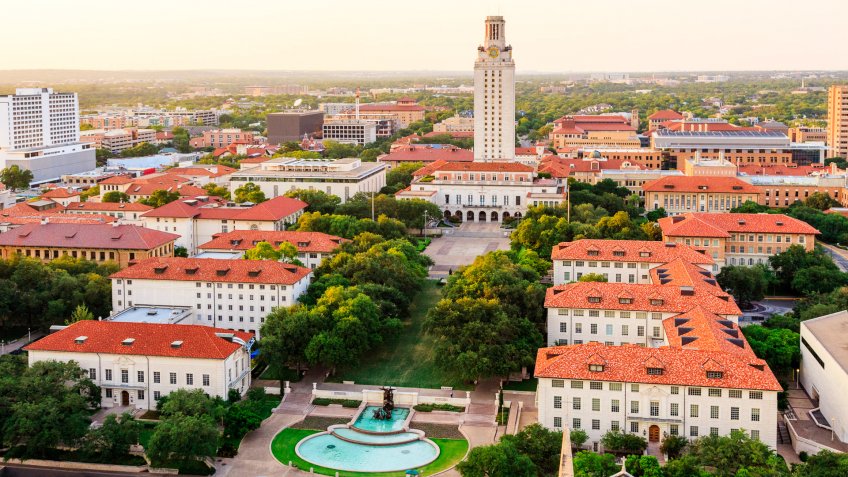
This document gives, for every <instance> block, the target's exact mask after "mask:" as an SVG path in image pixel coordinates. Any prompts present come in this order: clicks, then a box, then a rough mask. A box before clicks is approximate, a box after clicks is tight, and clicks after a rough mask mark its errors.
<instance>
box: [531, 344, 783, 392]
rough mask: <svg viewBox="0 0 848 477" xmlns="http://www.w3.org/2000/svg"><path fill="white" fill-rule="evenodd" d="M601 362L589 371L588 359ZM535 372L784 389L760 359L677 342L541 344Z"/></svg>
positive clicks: (559, 376)
mask: <svg viewBox="0 0 848 477" xmlns="http://www.w3.org/2000/svg"><path fill="white" fill-rule="evenodd" d="M598 362H603V363H604V370H603V371H600V372H593V371H589V364H590V363H591V364H596V363H598ZM658 364H660V365H661V366H658ZM648 367H661V368H662V369H663V372H662V374H648V373H647V369H646V368H648ZM707 371H722V372H723V376H722V377H721V378H717V379H716V378H707ZM535 375H536V377H539V378H556V379H580V380H589V381H612V382H630V383H645V384H669V385H679V386H703V387H714V388H733V389H758V390H764V391H781V390H782V388H781V386H780V384H779V383H778V382H777V379H776V378H775V377H774V374H772V372H771V370H770V369H769V367H768V365H767V364H766V363H765V361H763V360H761V359H756V358H752V357H744V356H739V355H737V354H733V353H725V352H719V351H709V350H694V349H681V348H677V347H660V348H643V347H640V346H636V345H622V346H605V345H603V344H600V343H589V344H583V345H572V346H554V347H550V348H540V349H539V351H538V352H537V354H536V373H535Z"/></svg>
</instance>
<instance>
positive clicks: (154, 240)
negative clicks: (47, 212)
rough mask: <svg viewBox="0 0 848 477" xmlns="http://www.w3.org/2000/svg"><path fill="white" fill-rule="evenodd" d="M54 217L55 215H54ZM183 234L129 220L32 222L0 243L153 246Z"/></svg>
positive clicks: (0, 237)
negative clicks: (138, 224)
mask: <svg viewBox="0 0 848 477" xmlns="http://www.w3.org/2000/svg"><path fill="white" fill-rule="evenodd" d="M51 218H52V217H51ZM179 237H180V236H179V235H176V234H171V233H168V232H161V231H159V230H152V229H147V228H144V227H139V226H137V225H126V224H118V223H114V224H99V223H98V224H80V223H73V224H68V223H54V222H48V223H37V224H36V223H31V224H24V225H21V226H20V227H18V228H15V229H12V230H9V231H8V232H4V233H2V234H0V245H3V246H10V247H58V248H78V249H92V248H95V249H113V250H150V249H153V248H156V247H159V246H162V245H165V244H167V243H169V242H173V241H174V240H176V239H178V238H179Z"/></svg>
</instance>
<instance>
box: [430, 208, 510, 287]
mask: <svg viewBox="0 0 848 477" xmlns="http://www.w3.org/2000/svg"><path fill="white" fill-rule="evenodd" d="M441 230H442V236H441V237H438V238H434V239H433V241H432V243H430V246H429V247H427V249H426V250H425V251H424V253H425V254H426V255H427V256H428V257H430V258H431V259H433V262H434V265H433V266H432V267H430V278H437V279H438V278H445V277H447V276H448V275H449V274H450V272H452V271H456V269H457V268H459V267H461V266H463V265H468V264H470V263H471V262H473V261H474V259H475V258H477V257H478V256H480V255H483V254H485V253H488V252H492V251H495V250H509V234H510V232H511V231H510V230H507V229H503V228H501V226H500V224H498V223H493V222H464V223H462V224H460V225H459V226H457V227H455V228H452V229H451V228H443V229H441Z"/></svg>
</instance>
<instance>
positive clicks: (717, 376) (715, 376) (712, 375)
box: [707, 371, 724, 379]
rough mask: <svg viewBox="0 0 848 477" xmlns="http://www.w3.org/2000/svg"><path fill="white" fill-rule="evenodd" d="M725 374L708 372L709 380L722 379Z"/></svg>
mask: <svg viewBox="0 0 848 477" xmlns="http://www.w3.org/2000/svg"><path fill="white" fill-rule="evenodd" d="M723 377H724V373H723V372H721V371H707V379H721V378H723Z"/></svg>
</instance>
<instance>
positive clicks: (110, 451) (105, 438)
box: [81, 412, 142, 462]
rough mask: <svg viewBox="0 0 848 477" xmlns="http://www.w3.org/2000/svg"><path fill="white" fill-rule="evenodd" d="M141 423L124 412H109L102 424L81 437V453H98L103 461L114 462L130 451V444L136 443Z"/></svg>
mask: <svg viewBox="0 0 848 477" xmlns="http://www.w3.org/2000/svg"><path fill="white" fill-rule="evenodd" d="M141 428H142V426H141V423H140V422H138V421H136V420H135V419H134V418H133V417H132V415H130V414H129V413H127V412H125V413H123V414H121V415H120V416H116V415H114V414H110V415H108V416H106V418H105V419H104V420H103V424H102V425H101V426H100V427H98V428H96V429H92V430H91V431H89V433H88V434H87V435H86V436H85V438H84V439H83V443H82V446H81V449H82V451H83V453H86V454H89V455H98V456H99V457H100V459H101V460H102V461H103V462H114V461H115V460H117V459H119V458H121V457H124V456H127V455H129V453H130V446H132V445H134V444H136V443H138V439H139V436H140V434H141Z"/></svg>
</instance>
